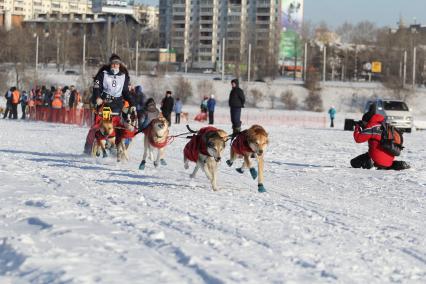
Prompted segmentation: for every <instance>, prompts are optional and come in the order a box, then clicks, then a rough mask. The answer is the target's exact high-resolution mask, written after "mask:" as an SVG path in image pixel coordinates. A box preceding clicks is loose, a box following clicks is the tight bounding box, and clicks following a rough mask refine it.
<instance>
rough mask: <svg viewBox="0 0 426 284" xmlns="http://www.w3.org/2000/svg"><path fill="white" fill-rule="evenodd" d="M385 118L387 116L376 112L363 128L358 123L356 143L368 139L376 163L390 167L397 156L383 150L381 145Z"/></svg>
mask: <svg viewBox="0 0 426 284" xmlns="http://www.w3.org/2000/svg"><path fill="white" fill-rule="evenodd" d="M384 120H385V118H384V117H383V116H382V115H380V114H375V115H373V117H372V118H371V119H370V121H369V122H368V123H367V126H366V127H365V128H364V129H363V130H361V128H360V127H359V126H358V125H357V126H356V127H355V131H354V139H355V142H356V143H363V142H366V141H368V153H369V154H370V157H371V159H372V160H373V161H374V163H375V164H376V165H378V166H382V167H390V166H392V163H393V160H394V159H395V157H394V156H392V155H389V154H388V153H386V152H385V151H383V150H382V148H381V146H380V140H381V139H382V131H381V128H380V127H381V123H382V122H383V121H384Z"/></svg>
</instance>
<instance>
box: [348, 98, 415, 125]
mask: <svg viewBox="0 0 426 284" xmlns="http://www.w3.org/2000/svg"><path fill="white" fill-rule="evenodd" d="M373 104H374V105H375V113H379V114H381V115H383V116H384V117H385V119H386V122H388V123H389V124H391V125H393V126H395V127H396V128H397V129H399V130H401V131H404V132H411V129H412V128H413V126H414V124H413V120H414V119H413V114H412V113H411V110H410V108H409V107H408V106H407V104H406V103H405V102H404V101H401V100H393V99H376V100H370V101H367V103H366V104H365V107H364V113H366V112H368V110H369V109H370V107H371V105H373ZM354 126H355V122H354V120H353V119H345V126H344V130H349V131H351V130H353V129H354Z"/></svg>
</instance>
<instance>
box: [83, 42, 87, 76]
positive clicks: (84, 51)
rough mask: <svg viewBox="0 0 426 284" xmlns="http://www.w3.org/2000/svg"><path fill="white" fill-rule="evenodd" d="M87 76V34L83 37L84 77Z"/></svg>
mask: <svg viewBox="0 0 426 284" xmlns="http://www.w3.org/2000/svg"><path fill="white" fill-rule="evenodd" d="M84 74H86V34H84V35H83V76H84Z"/></svg>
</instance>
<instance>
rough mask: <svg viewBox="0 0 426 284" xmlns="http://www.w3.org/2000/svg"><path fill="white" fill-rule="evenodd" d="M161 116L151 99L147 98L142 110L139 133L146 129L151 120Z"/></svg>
mask: <svg viewBox="0 0 426 284" xmlns="http://www.w3.org/2000/svg"><path fill="white" fill-rule="evenodd" d="M160 116H161V113H160V111H159V110H158V108H157V106H156V103H155V101H154V99H153V98H149V99H148V100H147V101H146V102H145V106H144V107H143V110H142V117H141V120H140V123H139V131H142V130H144V129H145V128H147V127H148V125H149V124H150V123H151V121H152V120H153V119H156V118H158V117H160Z"/></svg>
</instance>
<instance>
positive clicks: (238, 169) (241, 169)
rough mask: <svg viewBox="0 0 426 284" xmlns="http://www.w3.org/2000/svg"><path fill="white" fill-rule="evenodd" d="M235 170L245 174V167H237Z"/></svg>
mask: <svg viewBox="0 0 426 284" xmlns="http://www.w3.org/2000/svg"><path fill="white" fill-rule="evenodd" d="M235 170H236V171H237V172H239V173H240V174H243V173H244V170H243V168H236V169H235Z"/></svg>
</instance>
